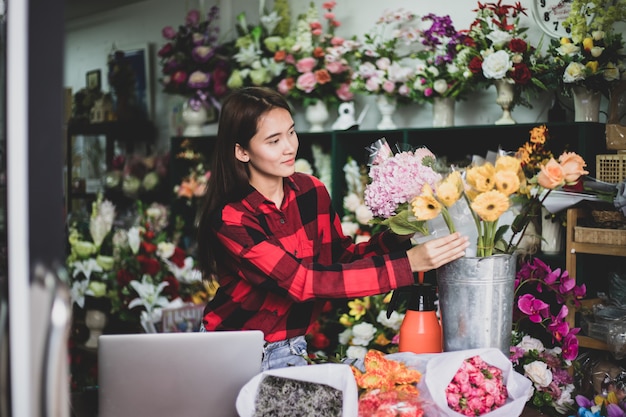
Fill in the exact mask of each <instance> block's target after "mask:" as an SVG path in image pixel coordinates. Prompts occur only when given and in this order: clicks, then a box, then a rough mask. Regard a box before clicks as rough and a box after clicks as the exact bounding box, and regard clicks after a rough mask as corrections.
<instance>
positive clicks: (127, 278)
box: [115, 269, 135, 288]
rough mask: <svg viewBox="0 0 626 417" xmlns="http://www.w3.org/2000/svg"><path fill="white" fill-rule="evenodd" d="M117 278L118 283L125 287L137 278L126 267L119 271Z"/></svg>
mask: <svg viewBox="0 0 626 417" xmlns="http://www.w3.org/2000/svg"><path fill="white" fill-rule="evenodd" d="M115 279H116V280H117V285H118V286H119V287H120V288H123V287H126V286H127V285H128V284H130V282H131V281H132V280H134V279H135V276H134V275H133V274H131V273H130V272H128V271H127V270H125V269H120V270H119V271H117V274H116V276H115Z"/></svg>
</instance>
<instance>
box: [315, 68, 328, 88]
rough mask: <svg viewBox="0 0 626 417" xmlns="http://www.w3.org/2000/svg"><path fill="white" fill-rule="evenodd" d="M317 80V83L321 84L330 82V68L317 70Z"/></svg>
mask: <svg viewBox="0 0 626 417" xmlns="http://www.w3.org/2000/svg"><path fill="white" fill-rule="evenodd" d="M315 81H317V83H318V84H320V85H324V84H326V83H329V82H330V81H331V78H330V74H329V73H328V70H326V69H321V70H317V71H315Z"/></svg>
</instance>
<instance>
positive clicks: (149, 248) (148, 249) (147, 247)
mask: <svg viewBox="0 0 626 417" xmlns="http://www.w3.org/2000/svg"><path fill="white" fill-rule="evenodd" d="M141 248H142V249H143V251H144V252H145V253H147V254H151V253H154V252H156V250H157V246H156V245H155V244H154V243H150V242H146V241H145V240H144V241H143V242H141Z"/></svg>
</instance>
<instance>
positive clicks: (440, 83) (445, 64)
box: [411, 13, 471, 102]
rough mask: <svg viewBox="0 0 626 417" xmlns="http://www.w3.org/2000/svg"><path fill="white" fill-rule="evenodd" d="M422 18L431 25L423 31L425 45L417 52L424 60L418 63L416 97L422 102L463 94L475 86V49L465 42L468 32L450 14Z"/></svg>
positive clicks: (423, 43)
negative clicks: (472, 65) (472, 66)
mask: <svg viewBox="0 0 626 417" xmlns="http://www.w3.org/2000/svg"><path fill="white" fill-rule="evenodd" d="M422 21H424V22H430V27H429V28H428V29H425V30H422V32H421V38H422V45H424V49H423V50H421V51H419V52H418V53H417V57H418V58H419V59H420V60H421V61H422V63H421V64H420V65H418V67H417V71H416V74H415V80H414V82H413V88H412V90H411V95H412V97H413V98H414V99H415V100H416V101H418V102H433V101H434V99H435V98H436V97H444V98H445V97H450V98H452V99H455V100H456V99H457V98H462V97H463V94H464V93H466V92H467V91H468V90H469V88H470V87H471V86H470V84H469V82H468V81H469V79H470V77H471V72H470V71H469V69H468V64H469V59H470V57H471V54H470V52H471V51H470V48H469V47H467V45H465V43H464V39H465V34H463V33H461V32H458V31H457V30H456V29H455V28H454V25H453V23H452V19H451V18H450V16H447V15H446V16H437V15H435V14H434V13H429V14H427V15H426V16H423V17H422Z"/></svg>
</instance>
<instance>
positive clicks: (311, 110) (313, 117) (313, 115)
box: [304, 100, 330, 132]
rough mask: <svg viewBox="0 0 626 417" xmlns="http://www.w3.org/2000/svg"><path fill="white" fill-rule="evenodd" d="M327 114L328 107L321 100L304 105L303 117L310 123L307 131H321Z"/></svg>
mask: <svg viewBox="0 0 626 417" xmlns="http://www.w3.org/2000/svg"><path fill="white" fill-rule="evenodd" d="M329 116H330V115H329V114H328V107H327V106H326V103H324V102H323V101H322V100H316V101H315V103H314V104H311V105H308V106H306V110H305V112H304V117H305V119H306V121H307V122H309V124H310V125H311V127H310V128H309V132H323V131H324V124H325V123H326V122H327V121H328V118H329Z"/></svg>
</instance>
